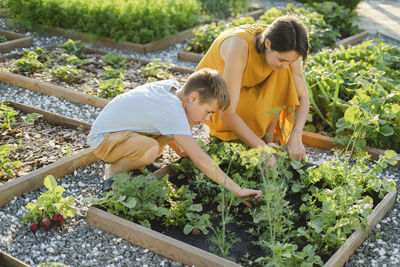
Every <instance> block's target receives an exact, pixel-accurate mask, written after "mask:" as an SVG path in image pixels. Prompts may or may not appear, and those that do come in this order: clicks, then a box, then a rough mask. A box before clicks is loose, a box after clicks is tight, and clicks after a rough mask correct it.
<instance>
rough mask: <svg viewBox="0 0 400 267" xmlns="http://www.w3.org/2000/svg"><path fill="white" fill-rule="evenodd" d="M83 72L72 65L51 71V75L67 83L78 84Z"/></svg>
mask: <svg viewBox="0 0 400 267" xmlns="http://www.w3.org/2000/svg"><path fill="white" fill-rule="evenodd" d="M82 74H83V70H81V69H77V68H75V67H74V66H72V65H66V66H59V67H57V68H56V69H54V70H52V71H51V75H53V77H56V78H58V79H60V80H61V81H64V82H67V83H73V82H76V81H77V80H79V79H80V78H81V76H82Z"/></svg>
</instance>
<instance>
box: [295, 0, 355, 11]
mask: <svg viewBox="0 0 400 267" xmlns="http://www.w3.org/2000/svg"><path fill="white" fill-rule="evenodd" d="M297 1H298V2H302V3H309V4H313V3H324V2H327V1H325V0H297ZM361 1H362V0H332V2H336V3H338V4H339V5H341V6H345V7H346V8H348V9H350V10H352V11H353V10H355V9H356V7H357V5H358V4H359V3H360V2H361Z"/></svg>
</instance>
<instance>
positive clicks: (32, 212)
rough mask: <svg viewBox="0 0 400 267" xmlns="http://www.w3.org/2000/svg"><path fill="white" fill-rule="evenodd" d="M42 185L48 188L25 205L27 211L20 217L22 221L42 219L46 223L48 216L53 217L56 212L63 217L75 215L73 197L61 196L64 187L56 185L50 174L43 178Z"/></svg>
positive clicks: (38, 220)
mask: <svg viewBox="0 0 400 267" xmlns="http://www.w3.org/2000/svg"><path fill="white" fill-rule="evenodd" d="M44 186H45V187H46V188H47V189H48V190H47V191H45V192H43V193H41V194H40V196H39V198H38V199H37V200H36V201H31V202H29V203H28V204H27V205H26V210H27V211H26V213H25V214H24V216H23V217H22V219H23V222H24V223H30V224H37V223H38V222H40V221H42V223H43V221H44V222H46V224H47V222H48V220H49V218H53V216H55V215H57V214H60V215H62V216H63V217H65V218H66V217H73V216H74V215H75V207H74V199H73V197H72V196H68V197H66V198H64V197H62V195H63V193H64V192H65V189H64V188H63V187H61V186H59V185H57V181H56V179H55V178H54V177H53V176H52V175H48V176H46V177H45V178H44ZM44 226H45V225H44ZM46 229H47V227H46Z"/></svg>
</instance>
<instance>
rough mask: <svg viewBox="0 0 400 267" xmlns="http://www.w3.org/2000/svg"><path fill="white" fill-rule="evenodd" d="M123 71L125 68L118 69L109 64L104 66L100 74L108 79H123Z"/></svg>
mask: <svg viewBox="0 0 400 267" xmlns="http://www.w3.org/2000/svg"><path fill="white" fill-rule="evenodd" d="M124 73H125V70H120V69H114V68H112V67H110V66H106V67H105V68H104V72H103V74H102V77H103V79H105V80H108V79H115V78H119V79H122V80H123V79H124Z"/></svg>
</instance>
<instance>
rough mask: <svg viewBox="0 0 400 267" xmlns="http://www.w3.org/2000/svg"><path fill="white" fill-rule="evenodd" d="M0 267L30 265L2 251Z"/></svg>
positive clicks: (0, 252)
mask: <svg viewBox="0 0 400 267" xmlns="http://www.w3.org/2000/svg"><path fill="white" fill-rule="evenodd" d="M0 266H4V267H29V265H27V264H25V263H23V262H22V261H20V260H18V259H16V258H14V257H13V256H11V255H9V254H7V253H5V252H4V251H2V250H0Z"/></svg>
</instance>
